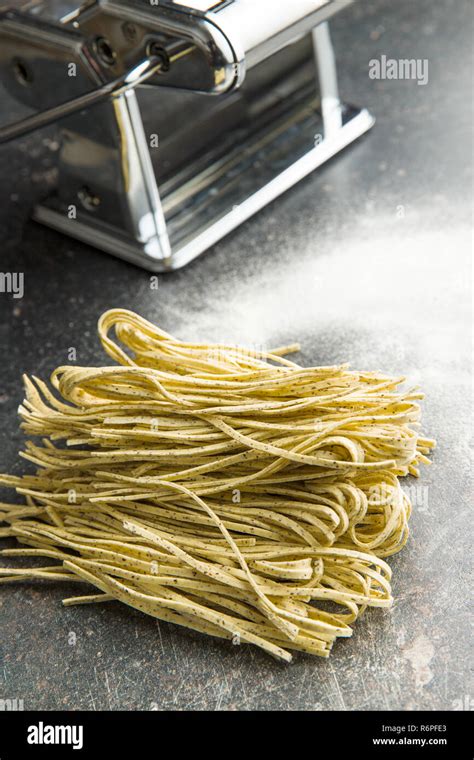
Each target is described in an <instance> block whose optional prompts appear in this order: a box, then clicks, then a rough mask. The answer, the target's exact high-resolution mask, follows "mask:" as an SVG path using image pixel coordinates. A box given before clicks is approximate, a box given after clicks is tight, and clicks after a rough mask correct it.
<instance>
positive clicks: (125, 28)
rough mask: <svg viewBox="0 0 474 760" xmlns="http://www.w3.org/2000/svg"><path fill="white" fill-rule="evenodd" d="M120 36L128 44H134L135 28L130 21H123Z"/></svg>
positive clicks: (135, 37)
mask: <svg viewBox="0 0 474 760" xmlns="http://www.w3.org/2000/svg"><path fill="white" fill-rule="evenodd" d="M122 34H123V36H124V37H125V39H126V40H128V41H129V42H135V40H136V39H137V27H136V26H135V24H132V22H131V21H125V22H124V23H123V24H122Z"/></svg>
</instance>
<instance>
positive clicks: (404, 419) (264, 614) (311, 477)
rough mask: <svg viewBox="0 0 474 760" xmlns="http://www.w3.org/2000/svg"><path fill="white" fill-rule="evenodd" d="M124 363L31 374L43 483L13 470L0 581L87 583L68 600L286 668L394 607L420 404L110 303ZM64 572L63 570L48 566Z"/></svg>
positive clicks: (405, 393) (383, 386)
mask: <svg viewBox="0 0 474 760" xmlns="http://www.w3.org/2000/svg"><path fill="white" fill-rule="evenodd" d="M98 331H99V337H100V340H101V342H102V345H103V347H104V349H105V351H106V353H107V354H108V356H109V357H110V359H112V360H113V361H114V362H115V364H113V365H111V366H105V367H100V368H91V367H77V366H63V367H59V368H58V369H56V370H55V371H54V372H53V374H52V376H51V384H50V386H48V385H47V384H46V383H44V382H43V381H42V380H40V379H38V378H36V377H32V378H27V377H25V378H24V383H25V394H26V398H25V400H24V402H23V404H22V405H21V406H20V410H19V412H20V416H21V418H22V420H23V423H22V427H23V429H24V430H25V432H26V433H27V434H28V435H30V436H32V437H33V438H35V439H39V442H38V441H37V442H33V440H28V441H27V443H26V447H25V450H24V451H23V452H21V456H22V457H24V458H25V459H27V460H28V461H30V462H31V463H33V464H34V465H35V467H36V471H35V473H34V474H31V475H23V476H22V477H15V476H11V475H1V476H0V485H3V486H7V487H10V488H14V489H16V492H17V493H18V494H19V495H20V496H21V497H22V500H23V503H21V504H18V503H17V504H14V503H7V502H1V503H0V523H2V524H3V526H4V527H0V536H1V537H5V538H7V537H14V538H16V539H17V541H18V543H19V547H18V548H13V549H12V548H8V549H4V550H3V551H2V555H3V556H4V557H5V556H8V557H15V556H22V557H24V556H26V557H35V558H37V557H42V558H45V560H46V561H47V563H48V564H46V565H45V566H44V567H41V568H38V567H29V568H25V567H21V568H11V567H2V568H0V584H2V583H11V582H16V581H22V580H31V579H42V580H44V579H46V580H54V581H67V582H70V581H78V582H81V583H84V582H85V583H87V584H89V585H90V586H91V587H92V588H93V592H92V593H89V594H87V595H84V594H83V595H80V596H76V597H70V598H67V599H65V600H64V604H65V605H66V606H69V605H73V604H87V603H99V602H100V603H101V602H107V601H109V600H113V599H116V600H119V601H121V602H123V603H124V604H127V605H130V606H132V607H134V608H136V609H138V610H141V611H142V612H144V613H146V614H147V615H150V616H152V617H156V618H158V619H159V620H164V621H169V622H172V623H176V624H178V625H181V626H185V627H187V628H190V629H193V630H195V631H199V632H201V633H206V634H209V635H211V636H217V637H220V638H223V639H231V640H233V642H234V643H240V642H241V643H251V644H255V645H257V646H259V647H261V648H262V649H263V650H265V651H266V652H268V653H269V654H272V655H274V656H275V657H277V658H280V659H282V660H286V661H289V660H291V656H292V655H291V653H292V651H302V652H307V653H310V654H315V655H319V656H322V657H327V656H328V655H329V653H330V650H331V647H332V645H333V643H334V641H335V640H336V638H338V637H348V636H350V635H351V633H352V624H353V623H354V622H355V620H356V619H357V618H358V616H359V615H360V614H361V613H362V612H363V611H364V610H365V609H366V608H367V607H389V606H390V605H391V603H392V596H391V587H390V578H391V570H390V567H389V565H388V564H387V562H386V561H385V559H384V558H386V557H388V556H390V555H392V554H394V553H395V552H397V551H399V550H400V549H401V548H402V547H403V546H404V544H405V542H406V540H407V537H408V519H409V517H410V510H411V506H410V501H409V498H408V496H407V494H406V493H405V492H404V491H403V490H402V488H401V486H400V480H399V479H400V478H401V477H403V476H406V475H413V476H415V477H418V475H419V466H420V464H422V463H423V464H429V461H430V460H429V459H428V454H429V452H430V449H431V448H432V447H433V446H434V441H432V440H430V439H428V438H424V437H422V436H421V435H420V433H419V431H418V424H419V417H420V408H419V404H418V401H419V400H420V399H421V398H422V394H421V393H420V392H419V391H418V390H417V389H408V390H403V389H402V387H401V386H402V383H403V382H404V378H402V377H397V378H392V377H387V376H385V375H382V374H380V373H378V372H354V371H351V370H349V368H348V366H347V365H337V366H327V367H308V368H304V367H300V366H299V365H298V364H296V363H295V362H293V361H291V360H289V359H288V358H286V357H287V356H288V354H290V353H292V352H294V351H297V350H298V346H297V345H296V344H295V345H290V346H286V347H282V348H279V349H276V350H274V351H272V352H269V353H263V352H260V353H259V352H257V351H252V350H247V349H242V348H239V347H236V346H232V345H225V344H215V345H208V344H205V343H201V344H198V343H186V342H183V341H180V340H177V339H176V338H174V337H172V336H171V335H169V334H167V333H165V332H164V331H162V330H160V329H159V328H158V327H156V326H155V325H153V324H151V323H150V322H148V321H146V320H145V319H143V318H141V317H139V316H138V315H136V314H134V313H132V312H129V311H125V310H122V309H112V310H110V311H108V312H106V313H105V314H104V315H103V316H102V317H101V319H100V320H99V326H98ZM51 563H53V564H51Z"/></svg>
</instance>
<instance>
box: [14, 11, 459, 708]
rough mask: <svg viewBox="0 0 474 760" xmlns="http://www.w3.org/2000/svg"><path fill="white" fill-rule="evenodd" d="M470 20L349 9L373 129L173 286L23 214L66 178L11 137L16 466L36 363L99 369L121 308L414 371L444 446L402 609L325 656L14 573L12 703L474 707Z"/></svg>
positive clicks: (356, 93)
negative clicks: (233, 639) (28, 377)
mask: <svg viewBox="0 0 474 760" xmlns="http://www.w3.org/2000/svg"><path fill="white" fill-rule="evenodd" d="M470 18H471V3H470V0H456V1H455V0H451V1H449V0H416V2H413V1H412V0H400V2H393V1H392V0H361V2H358V3H356V4H355V5H354V6H353V7H351V8H349V9H348V10H346V11H344V12H343V13H342V14H340V15H339V16H337V17H336V19H335V20H334V22H333V24H332V29H333V41H334V44H335V48H336V51H337V53H338V60H339V71H340V78H341V92H342V94H343V96H344V97H345V98H346V99H348V100H349V101H352V102H354V103H356V104H359V105H362V106H366V107H368V108H369V109H370V110H371V111H372V112H373V114H374V115H375V116H376V117H377V124H376V126H375V128H374V129H373V130H372V131H371V132H370V133H369V134H368V135H367V136H366V137H364V138H363V139H361V140H360V141H359V142H358V143H357V144H355V145H353V146H352V147H349V148H348V149H346V151H345V152H344V153H342V154H340V155H339V156H338V157H336V158H335V159H333V160H332V161H331V162H330V163H329V164H327V165H326V166H325V167H323V168H322V169H321V170H320V171H318V172H316V173H314V174H312V175H311V176H310V177H309V178H308V179H306V180H305V181H303V182H301V183H300V184H299V185H298V186H297V187H295V188H293V189H292V190H290V191H289V192H288V193H286V195H284V196H283V197H281V198H280V199H278V200H277V201H276V202H275V203H273V204H272V205H271V206H269V207H267V208H266V209H265V210H264V211H262V212H261V213H260V214H258V215H257V216H255V217H254V218H253V219H251V220H250V221H249V222H248V223H247V224H246V225H245V226H243V227H242V228H240V229H238V230H237V231H236V232H234V233H233V234H232V235H230V236H229V237H227V238H226V239H225V240H223V241H221V242H220V243H219V244H218V245H216V246H215V247H214V248H213V249H212V250H211V251H210V252H209V253H207V254H206V255H204V256H202V257H200V258H199V259H197V260H196V261H195V262H194V263H192V264H191V265H190V266H188V267H187V268H186V269H184V270H182V271H180V272H177V273H175V274H170V275H165V276H160V281H159V288H158V291H155V290H152V289H151V288H150V280H149V275H148V274H147V273H146V272H143V271H141V270H139V269H137V268H134V267H133V266H129V265H127V264H125V263H123V262H121V261H119V260H116V259H114V258H112V257H109V256H107V255H105V254H101V253H99V252H98V251H96V250H93V249H91V248H89V247H87V246H85V245H82V244H79V243H77V242H75V241H73V240H72V239H68V238H66V237H63V236H61V235H59V234H56V233H54V232H52V231H50V230H48V229H46V228H43V227H41V226H39V225H36V224H35V223H33V222H31V221H28V215H29V208H30V205H31V204H32V203H33V201H34V199H35V197H37V195H38V193H40V192H44V187H45V184H46V183H47V182H48V181H49V180H50V178H51V169H50V166H51V158H50V152H51V148H52V147H54V145H53V143H51V140H53V138H54V135H52V134H50V132H48V133H47V134H46V133H45V134H46V137H45V135H44V134H43V135H37V136H33V137H29V138H27V139H22V140H21V141H18V142H17V143H12V144H10V145H8V146H4V147H2V148H1V150H0V177H1V179H0V198H1V204H0V221H1V230H2V233H1V234H2V246H1V254H0V257H1V269H2V271H17V272H24V273H25V296H24V298H23V299H21V300H14V299H12V298H11V296H7V295H5V294H0V310H1V311H0V313H1V317H0V341H1V348H2V350H1V368H0V419H1V428H0V451H1V459H0V469H1V470H3V471H10V472H11V471H14V472H20V471H21V470H22V469H23V467H24V465H23V464H22V462H21V461H20V460H19V458H18V456H17V451H18V450H19V448H20V447H21V445H22V435H21V434H20V432H19V431H18V422H17V417H16V408H17V405H18V403H19V402H20V400H21V399H22V388H21V373H22V372H29V373H34V374H37V375H40V376H43V377H47V376H48V374H49V372H50V371H51V370H52V369H53V368H54V367H55V366H57V365H58V364H62V363H65V362H66V361H67V350H68V348H69V347H72V346H74V347H75V348H76V349H77V360H78V363H81V364H96V363H100V362H101V361H102V360H103V357H102V354H101V350H100V348H99V345H98V340H97V339H96V336H95V325H96V321H97V318H98V316H99V315H100V313H101V312H102V311H103V310H105V309H108V308H110V307H112V306H121V307H125V308H130V309H134V310H136V311H138V312H140V313H141V314H143V315H144V316H145V317H147V318H149V319H152V320H156V321H157V322H158V323H159V324H160V325H161V326H162V327H163V328H164V329H165V330H168V331H171V332H173V333H175V334H176V335H177V336H179V337H183V338H186V339H192V338H198V337H199V338H201V339H203V340H208V341H214V340H220V339H222V340H224V339H225V340H227V341H231V342H243V343H246V344H257V345H264V346H271V345H272V344H273V345H274V344H278V343H281V342H287V341H291V340H294V339H298V340H299V341H300V342H301V343H302V346H303V352H302V357H301V361H302V363H309V362H311V363H314V364H326V363H334V362H339V361H346V360H348V361H350V362H351V364H352V366H353V367H354V368H363V369H377V368H379V369H381V370H383V371H386V372H390V373H396V374H398V373H400V374H407V375H408V376H409V377H410V378H411V379H413V380H415V381H416V382H419V383H420V384H421V385H422V386H423V389H424V390H425V391H426V400H425V402H424V429H425V430H426V432H427V433H428V434H429V435H431V436H433V437H435V438H436V439H437V440H438V448H437V449H436V451H435V453H434V463H433V466H432V467H431V468H425V469H424V471H423V473H422V479H421V480H420V481H419V482H417V483H416V484H415V485H416V488H417V489H418V490H416V491H415V492H413V491H412V493H415V495H416V499H415V501H416V503H415V507H414V513H413V516H412V520H411V528H412V535H411V539H410V541H409V544H408V546H407V547H406V549H405V550H404V551H403V552H402V553H401V554H400V555H398V556H397V557H396V558H392V559H391V560H390V564H391V565H392V566H393V569H394V582H393V590H394V595H395V600H396V601H395V605H394V607H393V609H392V610H391V611H388V612H386V611H381V610H378V611H377V610H372V611H368V612H367V613H366V614H365V615H364V616H363V618H362V619H361V620H360V621H359V623H358V624H357V625H356V627H355V632H354V636H353V638H352V639H349V640H345V641H339V642H338V643H337V644H336V645H335V647H334V650H333V653H332V655H331V657H330V659H329V660H327V661H326V660H318V659H312V658H309V657H304V656H299V657H296V658H295V661H294V663H293V664H292V665H290V666H284V665H281V664H279V663H277V662H275V661H273V660H272V659H270V658H269V657H267V656H266V655H265V654H263V653H262V652H260V651H258V650H256V649H255V648H252V647H240V648H239V647H234V646H231V645H230V644H227V643H222V642H219V641H214V640H212V639H209V638H205V637H201V636H199V635H198V634H194V633H191V632H188V631H186V630H181V629H179V628H177V627H173V626H172V625H169V624H166V623H161V624H160V625H157V623H156V622H155V621H153V620H151V619H148V618H146V617H145V616H143V615H141V614H140V613H138V612H136V611H133V610H130V609H128V608H126V607H123V606H120V605H119V604H118V603H113V604H110V605H107V606H106V605H97V606H90V607H80V608H69V609H64V608H62V606H61V604H60V600H61V599H62V597H63V596H65V595H68V594H69V592H70V591H71V589H66V588H65V587H64V586H61V587H58V586H56V587H54V586H45V585H40V584H36V585H33V584H29V585H16V586H6V587H3V588H2V589H1V593H0V626H1V629H0V630H1V633H0V698H2V699H3V698H8V697H10V698H15V697H16V698H21V699H23V700H24V705H25V708H26V709H35V708H37V709H54V708H58V709H61V708H64V709H78V708H84V709H91V710H92V709H101V708H111V709H114V710H118V709H140V708H141V709H154V708H156V707H158V708H159V709H171V708H177V709H189V708H191V709H197V710H200V709H206V708H207V709H221V710H234V709H257V710H260V709H285V710H293V709H298V708H300V709H301V708H303V709H385V708H388V709H396V708H402V709H443V708H446V709H456V708H457V707H459V706H460V705H461V704H463V705H464V706H466V704H467V702H466V701H467V700H469V699H471V695H472V693H473V692H472V681H470V680H469V672H468V644H469V624H468V609H467V605H468V589H469V586H470V583H469V562H470V557H471V555H472V551H471V538H470V536H469V531H468V527H470V524H471V519H470V518H469V516H468V514H469V513H468V509H469V496H470V494H471V493H472V490H471V483H470V446H472V439H471V438H470V436H471V433H470V428H469V407H470V380H471V363H470V351H471V343H470V338H471V335H470V295H471V282H470V276H469V275H470V246H469V242H470V239H471V238H470V225H471V216H470V214H471V211H470V208H471V201H472V191H471V186H470V168H471V163H470V162H471V158H470V139H469V136H470V119H471V117H472V108H471V107H470V97H471V95H470V84H472V82H471V79H472V75H471V71H472V48H471V38H470V31H471V24H470ZM382 54H386V55H387V56H388V57H395V58H422V59H424V58H427V59H428V60H429V83H428V84H427V85H426V86H419V85H417V83H416V82H414V81H387V80H385V81H382V80H381V81H373V80H371V79H369V77H368V61H369V60H370V59H371V58H374V57H379V56H380V55H382ZM5 102H6V101H5ZM3 110H4V111H6V110H7V109H3ZM12 114H13V112H12ZM12 114H10V113H4V116H6V117H8V116H9V115H12ZM5 120H7V119H5ZM400 207H403V209H402V212H401V210H400ZM407 485H411V486H413V485H414V484H413V483H411V484H407ZM471 582H472V581H471ZM71 632H74V633H75V634H76V637H77V643H76V645H75V646H71V645H70V644H69V643H68V642H69V640H70V636H69V634H70V633H71Z"/></svg>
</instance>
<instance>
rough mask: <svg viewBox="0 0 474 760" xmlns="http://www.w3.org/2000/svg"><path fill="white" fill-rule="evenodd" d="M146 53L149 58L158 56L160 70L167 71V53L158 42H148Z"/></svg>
mask: <svg viewBox="0 0 474 760" xmlns="http://www.w3.org/2000/svg"><path fill="white" fill-rule="evenodd" d="M147 55H148V56H149V57H150V58H158V59H159V60H160V61H161V71H169V68H170V59H169V55H168V53H167V52H166V50H165V49H164V47H163V46H162V45H160V43H159V42H150V43H149V45H148V49H147Z"/></svg>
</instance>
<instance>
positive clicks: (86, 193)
mask: <svg viewBox="0 0 474 760" xmlns="http://www.w3.org/2000/svg"><path fill="white" fill-rule="evenodd" d="M77 197H78V198H79V200H80V202H81V204H82V205H83V206H84V208H85V209H86V210H87V211H95V210H96V209H97V207H98V206H100V198H99V196H98V195H94V193H93V192H92V191H91V190H89V188H88V187H81V189H80V190H78V192H77Z"/></svg>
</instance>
